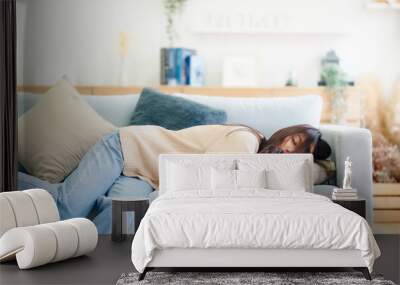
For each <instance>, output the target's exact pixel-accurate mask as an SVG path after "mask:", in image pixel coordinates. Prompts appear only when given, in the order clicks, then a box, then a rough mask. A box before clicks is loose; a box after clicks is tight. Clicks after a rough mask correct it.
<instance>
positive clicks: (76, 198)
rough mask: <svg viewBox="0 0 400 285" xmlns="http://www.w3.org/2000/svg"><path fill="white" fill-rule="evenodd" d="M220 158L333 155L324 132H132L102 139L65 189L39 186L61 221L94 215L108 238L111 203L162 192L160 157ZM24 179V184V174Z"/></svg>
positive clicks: (235, 128)
mask: <svg viewBox="0 0 400 285" xmlns="http://www.w3.org/2000/svg"><path fill="white" fill-rule="evenodd" d="M216 152H220V153H222V152H225V153H235V152H237V153H312V154H313V155H314V158H315V159H326V158H327V157H328V156H329V155H330V153H331V150H330V147H329V145H328V144H327V143H326V142H325V141H323V140H322V139H321V133H320V131H319V130H318V129H316V128H313V127H311V126H308V125H297V126H292V127H288V128H284V129H281V130H279V131H277V132H276V133H274V134H273V135H272V136H271V137H270V138H269V139H266V138H265V137H264V136H263V135H262V134H261V133H260V132H259V131H257V130H255V129H252V128H250V127H247V126H241V125H203V126H196V127H191V128H187V129H183V130H179V131H171V130H167V129H164V128H162V127H158V126H130V127H125V128H121V129H120V130H119V132H114V133H112V134H109V135H107V136H105V137H103V138H102V139H100V140H99V141H98V142H97V143H96V144H95V145H94V146H93V147H92V148H91V149H90V150H89V151H88V152H87V153H86V154H85V156H84V157H83V159H82V160H81V162H80V163H79V165H78V167H77V168H76V169H75V170H74V171H73V172H72V173H71V174H70V175H69V176H68V177H66V178H65V180H64V181H63V182H62V183H59V184H50V183H47V182H44V181H41V180H39V179H37V180H38V181H36V182H37V183H36V182H35V184H36V185H35V186H36V187H38V186H39V187H40V188H43V189H45V190H47V191H49V192H50V193H51V194H52V196H53V197H54V199H55V201H56V202H57V206H58V209H59V212H60V216H61V218H62V219H69V218H73V217H87V216H88V215H89V214H90V213H91V212H92V210H93V209H95V211H96V213H97V215H96V217H95V218H94V223H95V224H96V226H97V228H98V230H99V233H101V234H106V233H110V231H111V199H110V197H118V196H131V197H135V196H136V197H138V196H139V197H143V196H148V195H149V194H150V193H151V192H152V191H153V188H157V187H158V156H159V155H160V154H163V153H200V154H201V153H216ZM19 178H20V180H22V181H23V180H24V174H20V177H19ZM132 182H134V184H133V187H132ZM124 184H129V185H131V188H128V189H129V190H128V191H129V192H127V191H126V187H121V185H124ZM29 186H30V185H26V187H27V188H32V187H29ZM132 188H133V189H132ZM123 189H125V190H123ZM106 196H107V197H106Z"/></svg>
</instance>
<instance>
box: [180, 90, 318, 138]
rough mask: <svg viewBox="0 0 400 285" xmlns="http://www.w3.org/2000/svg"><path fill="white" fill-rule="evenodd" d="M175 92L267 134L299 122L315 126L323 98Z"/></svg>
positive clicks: (229, 118) (237, 122) (231, 120)
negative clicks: (219, 95)
mask: <svg viewBox="0 0 400 285" xmlns="http://www.w3.org/2000/svg"><path fill="white" fill-rule="evenodd" d="M174 95H176V96H179V97H182V98H185V99H189V100H193V101H195V102H198V103H201V104H205V105H207V106H211V107H215V108H220V109H223V110H225V111H226V114H227V123H229V124H244V125H248V126H250V127H253V128H255V129H257V130H259V131H260V132H262V133H263V134H264V135H265V136H267V137H269V136H271V135H272V134H273V133H274V132H276V131H277V130H279V129H282V128H285V127H288V126H293V125H298V124H309V125H312V126H314V127H318V126H319V123H320V120H321V112H322V99H321V97H320V96H319V95H308V96H296V97H280V98H276V97H275V98H267V97H264V98H256V97H254V98H250V97H236V98H232V97H215V96H202V95H189V94H174Z"/></svg>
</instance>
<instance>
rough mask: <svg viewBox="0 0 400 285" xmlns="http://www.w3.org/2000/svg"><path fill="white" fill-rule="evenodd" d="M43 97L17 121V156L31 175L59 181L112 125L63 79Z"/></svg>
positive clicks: (108, 131) (112, 128)
mask: <svg viewBox="0 0 400 285" xmlns="http://www.w3.org/2000/svg"><path fill="white" fill-rule="evenodd" d="M42 96H43V98H42V99H41V100H40V101H39V102H38V103H37V104H35V106H34V107H32V108H31V109H30V110H29V111H28V112H26V113H25V114H24V115H22V116H21V117H20V118H19V120H18V158H19V162H20V163H21V164H22V165H23V166H24V167H25V168H26V170H27V171H28V172H29V173H30V174H32V175H34V176H36V177H38V178H40V179H43V180H46V181H49V182H51V183H58V182H60V181H61V180H63V179H64V177H65V176H67V175H68V174H69V173H70V172H71V171H72V170H73V169H74V168H75V167H76V166H77V165H78V163H79V162H80V160H81V158H82V157H83V156H84V155H85V153H86V152H87V151H88V150H89V149H90V147H92V145H93V144H95V143H96V141H97V140H98V139H100V138H101V137H103V136H104V135H105V134H107V133H110V132H112V131H113V130H114V129H115V127H114V126H113V125H112V124H111V123H109V122H107V121H106V120H104V119H103V118H101V117H100V116H99V115H98V114H97V113H96V112H95V111H94V110H93V109H92V108H91V107H90V106H89V105H88V104H87V103H86V102H85V101H84V100H83V99H82V98H81V96H80V95H79V93H78V92H77V91H76V90H75V89H74V88H73V87H72V86H71V84H69V83H68V82H67V81H65V80H61V81H59V82H58V83H57V84H56V85H55V86H54V87H53V88H51V89H50V90H49V91H48V92H46V94H44V95H42Z"/></svg>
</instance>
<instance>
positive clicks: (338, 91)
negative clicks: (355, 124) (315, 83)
mask: <svg viewBox="0 0 400 285" xmlns="http://www.w3.org/2000/svg"><path fill="white" fill-rule="evenodd" d="M346 78H347V76H346V74H345V73H344V72H343V70H342V69H341V68H340V66H339V65H338V64H325V65H324V67H323V69H322V73H321V79H322V80H323V81H324V82H325V85H326V88H327V89H328V92H329V94H330V95H331V102H332V119H331V121H332V123H334V124H343V123H344V122H345V119H346V118H345V114H346V111H347V105H346V94H345V89H346V86H347V79H346Z"/></svg>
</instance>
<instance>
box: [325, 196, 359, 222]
mask: <svg viewBox="0 0 400 285" xmlns="http://www.w3.org/2000/svg"><path fill="white" fill-rule="evenodd" d="M332 201H333V202H334V203H336V204H339V205H340V206H342V207H344V208H346V209H348V210H350V211H353V212H354V213H356V214H359V215H360V216H361V217H363V218H364V219H365V217H366V201H365V199H354V200H335V199H332Z"/></svg>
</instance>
